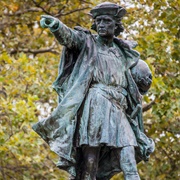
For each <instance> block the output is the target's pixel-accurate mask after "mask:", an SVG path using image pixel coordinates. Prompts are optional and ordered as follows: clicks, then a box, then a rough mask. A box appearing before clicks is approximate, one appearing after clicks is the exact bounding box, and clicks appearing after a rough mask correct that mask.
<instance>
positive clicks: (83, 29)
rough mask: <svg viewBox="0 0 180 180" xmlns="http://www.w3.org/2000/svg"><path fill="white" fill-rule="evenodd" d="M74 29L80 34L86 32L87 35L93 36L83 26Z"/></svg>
mask: <svg viewBox="0 0 180 180" xmlns="http://www.w3.org/2000/svg"><path fill="white" fill-rule="evenodd" d="M74 29H75V30H76V31H79V32H84V33H85V34H91V31H90V30H88V29H86V28H83V27H81V26H75V27H74Z"/></svg>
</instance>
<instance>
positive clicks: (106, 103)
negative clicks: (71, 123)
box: [78, 42, 137, 148]
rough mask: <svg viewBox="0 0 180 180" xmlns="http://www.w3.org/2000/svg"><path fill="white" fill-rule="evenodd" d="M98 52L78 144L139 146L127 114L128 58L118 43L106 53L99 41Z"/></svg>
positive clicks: (81, 119)
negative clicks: (126, 73) (126, 75)
mask: <svg viewBox="0 0 180 180" xmlns="http://www.w3.org/2000/svg"><path fill="white" fill-rule="evenodd" d="M97 52H98V58H97V61H96V65H95V69H94V72H93V79H92V84H91V87H90V89H89V92H88V94H87V97H86V99H85V104H84V107H83V113H82V117H81V118H80V127H79V143H78V145H89V146H93V147H96V146H101V145H106V146H110V147H116V148H117V147H119V148H120V147H124V146H130V145H131V146H137V142H136V138H135V135H134V132H133V131H132V128H131V126H130V124H129V122H128V120H127V117H126V113H125V110H126V108H127V101H126V95H127V92H126V90H125V89H124V88H126V87H127V81H126V77H125V70H126V59H125V58H124V56H123V54H122V52H121V50H120V49H119V48H118V47H117V46H116V45H115V44H113V47H111V48H109V49H107V50H104V49H103V48H102V45H101V46H100V45H99V43H98V42H97Z"/></svg>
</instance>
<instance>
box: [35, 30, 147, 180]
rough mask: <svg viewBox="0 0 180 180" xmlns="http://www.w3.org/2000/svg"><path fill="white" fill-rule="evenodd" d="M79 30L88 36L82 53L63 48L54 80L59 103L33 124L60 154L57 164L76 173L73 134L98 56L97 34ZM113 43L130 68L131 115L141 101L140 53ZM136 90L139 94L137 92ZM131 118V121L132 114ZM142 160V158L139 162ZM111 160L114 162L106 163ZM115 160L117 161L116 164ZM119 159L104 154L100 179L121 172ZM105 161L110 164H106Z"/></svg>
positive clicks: (110, 154)
mask: <svg viewBox="0 0 180 180" xmlns="http://www.w3.org/2000/svg"><path fill="white" fill-rule="evenodd" d="M76 30H78V31H81V33H85V34H86V35H85V37H86V39H85V41H84V44H83V46H82V49H81V51H80V52H77V51H76V50H74V49H68V48H67V47H64V49H63V52H62V56H61V60H60V65H59V75H58V77H57V79H56V80H55V82H54V83H53V88H54V89H55V90H56V92H57V94H58V97H59V103H58V106H57V108H56V109H55V110H54V111H53V112H52V114H51V115H50V116H49V117H48V118H46V119H42V120H40V121H39V122H37V123H36V124H34V125H33V127H32V128H33V130H34V131H35V132H36V133H38V134H39V135H40V136H41V138H42V139H44V140H45V142H46V143H48V144H49V146H50V149H51V150H52V151H54V152H55V153H56V154H57V155H58V156H59V157H60V160H59V162H58V164H57V166H58V167H60V168H61V169H64V170H66V171H68V172H69V173H70V174H72V175H73V176H76V164H77V149H76V148H75V147H74V135H75V131H76V124H77V121H78V118H77V114H78V111H79V110H80V109H81V108H83V107H81V106H82V105H83V100H84V99H85V96H86V94H87V92H88V89H89V86H90V84H91V80H92V77H93V70H94V65H95V61H96V58H97V52H96V42H95V41H96V40H95V38H94V36H93V35H92V34H91V33H90V32H89V31H84V30H83V29H82V28H79V27H77V28H76ZM114 42H115V43H116V44H117V45H118V46H119V48H121V50H122V52H123V54H124V56H125V57H126V60H127V67H128V71H127V73H126V75H127V80H128V83H130V84H131V85H128V92H129V94H132V95H129V98H128V99H129V103H130V107H131V108H130V110H129V112H130V114H131V113H132V112H133V110H134V108H135V107H136V105H137V104H140V103H141V95H140V93H139V92H138V89H137V87H136V84H135V82H134V81H133V78H132V76H131V74H130V68H132V67H134V66H135V65H136V64H137V63H138V60H139V53H138V52H136V51H135V50H132V49H131V48H130V46H129V45H128V44H127V42H125V41H123V40H120V39H117V38H114ZM137 92H138V94H134V93H137ZM134 96H135V97H134ZM132 97H133V98H132ZM134 99H135V100H134ZM141 114H142V112H138V115H136V116H135V118H137V117H138V116H139V120H137V121H139V123H138V122H137V125H136V123H135V125H134V127H133V130H135V131H137V132H138V133H139V132H140V131H141V130H142V118H141V117H140V116H141ZM129 117H130V116H129ZM133 118H134V117H133ZM130 119H131V120H132V118H131V117H130ZM132 122H133V121H132ZM138 124H140V126H139V125H138ZM137 126H138V128H137ZM136 137H138V136H136ZM145 139H146V138H145ZM141 159H142V158H139V160H138V161H140V160H141ZM109 160H110V161H111V162H112V164H111V165H110V163H107V162H108V161H109ZM113 160H115V161H114V163H113ZM118 162H119V161H118V160H117V159H115V157H114V156H113V153H112V152H111V151H108V153H106V155H103V158H102V159H101V161H100V163H99V171H98V174H97V178H98V179H103V180H104V179H109V178H110V177H112V176H113V175H114V174H115V173H117V172H120V171H121V170H120V166H119V164H118ZM104 164H109V165H106V167H104Z"/></svg>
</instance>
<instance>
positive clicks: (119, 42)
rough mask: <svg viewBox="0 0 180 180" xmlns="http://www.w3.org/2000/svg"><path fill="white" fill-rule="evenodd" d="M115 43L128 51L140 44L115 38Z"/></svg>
mask: <svg viewBox="0 0 180 180" xmlns="http://www.w3.org/2000/svg"><path fill="white" fill-rule="evenodd" d="M114 42H115V43H116V44H117V45H118V46H119V47H122V48H127V49H131V48H135V47H136V46H137V45H138V43H137V42H136V41H133V40H123V39H120V38H114Z"/></svg>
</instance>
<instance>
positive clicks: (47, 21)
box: [40, 15, 59, 28]
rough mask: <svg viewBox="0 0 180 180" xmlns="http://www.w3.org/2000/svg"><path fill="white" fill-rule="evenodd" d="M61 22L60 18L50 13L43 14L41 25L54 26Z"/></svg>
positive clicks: (43, 26) (45, 26) (44, 26)
mask: <svg viewBox="0 0 180 180" xmlns="http://www.w3.org/2000/svg"><path fill="white" fill-rule="evenodd" d="M58 24H59V20H58V19H57V18H55V17H53V16H50V15H42V16H41V20H40V25H41V27H42V28H53V27H55V26H57V25H58Z"/></svg>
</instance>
